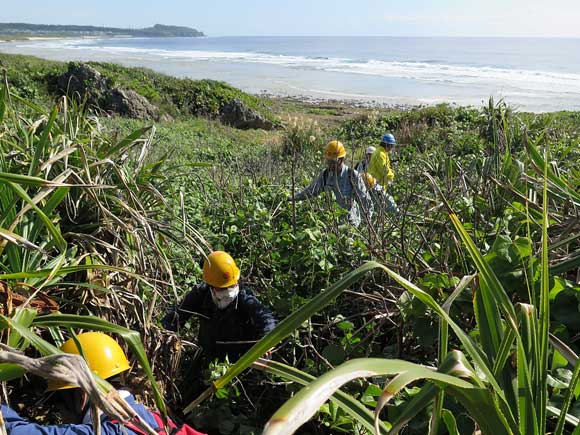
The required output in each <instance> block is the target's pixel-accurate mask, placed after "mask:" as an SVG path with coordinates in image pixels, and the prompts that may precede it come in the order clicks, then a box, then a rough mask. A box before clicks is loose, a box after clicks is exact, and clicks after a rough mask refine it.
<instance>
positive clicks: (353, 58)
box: [0, 36, 580, 112]
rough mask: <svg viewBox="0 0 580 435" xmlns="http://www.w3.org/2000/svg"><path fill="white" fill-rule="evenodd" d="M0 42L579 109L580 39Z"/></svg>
mask: <svg viewBox="0 0 580 435" xmlns="http://www.w3.org/2000/svg"><path fill="white" fill-rule="evenodd" d="M0 52H6V53H21V54H30V55H35V56H40V57H43V58H47V59H53V60H82V61H88V60H96V61H107V62H115V63H120V64H123V65H128V66H144V67H148V68H151V69H153V70H156V71H159V72H163V73H166V74H171V75H174V76H178V77H189V78H193V79H201V78H210V79H215V80H222V81H225V82H228V83H230V84H232V85H234V86H236V87H239V88H241V89H243V90H245V91H248V92H251V93H269V94H275V95H282V96H299V97H302V98H307V99H314V100H318V99H320V100H325V99H334V100H350V101H355V102H364V103H366V104H384V105H415V104H421V105H428V104H436V103H440V102H448V103H454V104H458V105H471V106H480V105H481V104H485V103H486V102H487V100H488V99H489V97H490V96H493V97H494V98H495V99H496V100H499V99H501V98H503V99H504V100H505V101H506V102H507V103H509V104H510V105H512V106H513V107H515V108H517V109H518V110H522V111H533V112H550V111H556V110H580V39H561V38H537V39H536V38H427V37H420V38H419V37H417V38H408V37H346V36H344V37H343V36H337V37H266V36H260V37H249V36H248V37H204V38H111V39H63V40H35V41H15V42H3V43H0Z"/></svg>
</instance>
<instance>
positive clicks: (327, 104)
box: [252, 90, 474, 111]
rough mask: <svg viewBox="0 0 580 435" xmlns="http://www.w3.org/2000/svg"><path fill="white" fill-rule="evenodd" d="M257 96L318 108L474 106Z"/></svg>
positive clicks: (275, 94)
mask: <svg viewBox="0 0 580 435" xmlns="http://www.w3.org/2000/svg"><path fill="white" fill-rule="evenodd" d="M252 95H255V96H256V97H258V98H263V99H266V100H278V101H282V102H287V103H296V104H304V105H308V106H313V107H319V108H341V107H342V108H354V109H367V110H400V111H409V110H413V109H421V108H425V107H431V106H436V105H438V104H448V105H449V106H451V107H466V108H474V106H470V105H465V106H462V105H459V104H456V103H454V102H449V101H448V102H439V103H433V104H413V103H387V102H384V101H378V100H376V99H373V98H372V97H369V98H368V99H364V98H325V97H318V96H315V95H307V94H286V93H284V92H271V91H266V90H264V91H261V92H258V93H253V94H252Z"/></svg>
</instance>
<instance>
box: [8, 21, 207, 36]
mask: <svg viewBox="0 0 580 435" xmlns="http://www.w3.org/2000/svg"><path fill="white" fill-rule="evenodd" d="M1 34H6V35H19V36H40V35H42V36H58V37H60V36H68V37H70V36H127V35H130V36H135V37H149V38H153V37H154V38H160V37H175V36H178V37H195V36H205V35H204V34H203V32H200V31H198V30H195V29H192V28H190V27H183V26H166V25H163V24H155V25H154V26H153V27H147V28H144V29H121V28H117V27H104V26H103V27H97V26H75V25H55V24H28V23H0V35H1Z"/></svg>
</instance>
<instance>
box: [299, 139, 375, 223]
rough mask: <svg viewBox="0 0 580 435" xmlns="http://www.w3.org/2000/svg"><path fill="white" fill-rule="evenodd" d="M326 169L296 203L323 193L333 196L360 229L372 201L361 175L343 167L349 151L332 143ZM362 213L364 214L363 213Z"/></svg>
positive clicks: (326, 153)
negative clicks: (363, 214) (362, 216)
mask: <svg viewBox="0 0 580 435" xmlns="http://www.w3.org/2000/svg"><path fill="white" fill-rule="evenodd" d="M324 157H325V160H326V168H325V169H324V170H322V172H320V174H319V175H318V177H316V178H315V179H314V181H313V182H312V183H311V184H310V186H308V187H307V188H306V189H304V190H303V191H302V192H300V193H298V194H297V195H296V196H295V199H296V200H297V201H302V200H305V199H309V198H312V197H314V196H318V195H320V194H321V193H322V192H327V193H328V194H334V199H335V200H336V202H337V203H338V205H339V206H340V207H342V208H344V209H346V210H348V212H349V213H348V220H349V222H350V223H351V224H353V225H355V226H358V225H359V224H360V222H361V213H363V212H364V213H367V212H368V211H369V210H370V206H371V199H370V197H369V194H368V192H367V191H366V188H365V185H364V182H363V180H362V178H361V176H360V174H359V173H358V172H357V171H355V170H354V169H351V168H349V167H348V166H346V164H345V163H344V159H345V157H346V149H345V148H344V145H343V144H342V143H341V142H339V141H337V140H333V141H330V142H329V143H328V144H327V145H326V149H325V150H324ZM361 209H362V212H361Z"/></svg>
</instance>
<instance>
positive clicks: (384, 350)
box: [0, 55, 580, 435]
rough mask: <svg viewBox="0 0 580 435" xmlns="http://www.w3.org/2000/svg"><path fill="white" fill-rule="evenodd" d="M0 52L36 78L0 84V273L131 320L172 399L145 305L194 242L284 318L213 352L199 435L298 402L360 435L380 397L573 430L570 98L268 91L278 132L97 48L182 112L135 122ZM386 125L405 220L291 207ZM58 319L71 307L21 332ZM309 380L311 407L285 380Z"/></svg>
mask: <svg viewBox="0 0 580 435" xmlns="http://www.w3.org/2000/svg"><path fill="white" fill-rule="evenodd" d="M2 59H3V61H4V62H7V61H9V62H12V65H14V64H16V63H17V64H18V65H22V66H23V67H22V68H28V71H35V70H36V71H38V75H39V78H38V79H35V78H34V77H35V76H34V75H31V76H30V79H29V80H28V81H27V80H25V79H24V78H25V77H27V76H26V74H25V73H24V72H21V71H17V72H15V71H14V70H13V69H10V70H9V72H8V74H9V83H10V81H11V80H14V82H15V83H16V84H15V85H14V86H12V87H11V88H10V89H11V98H8V88H7V87H3V88H2V89H3V92H4V94H3V98H2V100H1V101H2V102H3V104H2V105H1V106H0V109H1V110H0V120H1V121H2V127H1V128H2V131H1V134H0V146H1V147H2V160H0V165H1V166H0V168H1V170H0V176H1V177H3V178H2V181H3V183H4V184H2V185H1V186H0V200H2V201H3V202H2V212H1V214H0V229H1V232H0V237H2V239H3V240H4V244H5V245H6V247H5V248H4V250H3V251H2V252H1V253H0V268H1V269H0V270H1V272H0V280H2V281H0V286H4V287H7V288H9V289H11V291H23V290H27V291H29V292H31V293H32V294H35V293H36V292H37V291H40V290H41V291H42V292H44V293H46V294H47V295H48V296H49V297H51V298H53V299H55V300H56V301H58V303H59V305H60V307H61V311H62V312H66V313H70V314H75V315H80V316H88V315H93V316H99V317H102V318H104V319H107V320H108V321H110V322H112V323H116V324H121V325H123V326H124V327H126V328H128V329H132V330H139V331H142V332H143V337H144V340H143V341H144V349H145V351H146V352H147V355H148V356H149V358H150V360H151V361H152V366H154V367H155V375H156V378H157V379H158V381H159V383H160V386H161V388H163V389H164V390H165V392H166V397H168V399H169V402H170V406H171V407H172V408H173V409H177V410H181V409H183V408H185V407H186V406H187V405H189V404H187V403H180V402H179V401H178V399H176V398H175V396H174V395H173V392H174V391H175V388H176V387H177V386H178V384H179V374H178V373H177V372H174V371H173V369H172V368H174V367H175V357H176V355H175V352H173V351H172V349H175V348H174V347H172V346H174V345H176V341H175V340H176V339H175V337H174V336H173V335H172V334H169V333H165V332H163V331H160V330H159V329H158V328H157V326H156V322H158V321H159V320H160V317H161V316H162V313H163V312H164V310H165V308H166V307H167V306H168V305H170V304H172V303H174V301H175V299H176V298H178V297H181V296H183V295H184V294H185V292H186V291H187V290H188V287H189V286H190V285H191V284H192V283H194V282H197V281H199V279H200V263H199V260H200V259H201V258H202V256H201V252H207V251H208V250H209V249H210V248H211V249H224V250H226V251H229V252H230V253H231V254H232V255H233V256H234V257H235V258H236V259H237V261H238V262H239V265H240V267H241V269H242V277H243V279H244V280H245V281H246V282H247V283H249V284H250V285H251V286H252V287H254V288H255V290H256V292H257V294H258V296H259V298H260V299H261V300H262V301H263V302H264V303H266V304H268V305H269V306H271V307H272V308H273V309H274V310H275V312H276V313H277V316H278V318H279V319H280V320H283V321H282V322H281V323H280V325H279V326H278V328H277V329H276V330H274V331H273V332H272V333H271V334H270V335H268V336H267V337H266V338H264V339H263V340H262V341H261V342H259V343H257V344H256V345H255V346H254V348H253V349H252V350H250V351H249V352H248V353H247V354H246V355H245V356H244V357H242V359H240V360H239V361H238V362H237V363H236V364H234V365H230V364H227V363H222V364H212V365H211V367H210V368H209V370H208V371H209V376H210V378H211V380H212V381H213V382H209V381H208V390H207V391H206V394H205V395H204V396H203V397H202V398H205V400H199V401H198V402H197V403H195V404H193V405H191V406H189V407H188V410H187V411H188V412H187V413H186V417H187V419H188V420H189V421H192V422H193V424H194V425H195V426H196V427H198V428H199V429H200V430H205V431H209V432H210V433H222V434H230V433H260V432H261V431H262V429H263V427H264V425H265V424H266V422H267V421H268V420H269V419H270V417H272V416H273V415H274V416H275V417H281V418H282V419H287V420H288V421H293V422H294V423H295V424H296V425H299V424H301V423H302V421H301V420H299V419H298V418H294V417H292V416H293V415H294V414H293V413H294V412H297V411H304V413H303V414H302V415H303V416H306V417H305V419H308V418H310V416H312V417H313V418H312V419H311V420H310V422H308V423H306V425H305V426H303V427H302V428H301V429H300V430H301V431H302V432H301V433H361V434H363V433H372V431H373V430H374V429H373V428H374V425H375V422H374V416H373V412H374V410H375V409H377V414H376V416H377V417H378V419H379V420H378V421H377V424H378V426H379V428H378V429H379V431H380V433H387V432H388V431H389V430H392V429H396V430H399V431H400V432H401V433H406V434H425V433H432V434H445V433H450V434H454V433H461V434H464V433H465V434H468V433H479V432H478V431H480V432H481V433H484V434H493V435H496V434H500V433H502V434H503V433H513V434H543V433H557V434H562V433H567V434H572V433H574V434H576V433H578V429H575V427H576V426H577V425H578V419H579V418H580V401H579V400H578V396H579V395H580V387H578V382H577V381H578V377H579V371H580V369H579V367H580V365H579V364H578V362H577V361H578V357H577V355H578V352H579V351H580V348H579V347H578V341H577V337H578V336H579V334H580V323H579V322H578V319H579V318H580V316H579V313H578V311H579V308H578V307H579V301H580V284H579V282H578V279H579V278H578V273H579V267H580V219H579V217H578V216H579V214H578V210H579V207H580V197H579V194H578V192H579V190H580V146H579V145H580V130H578V125H579V121H580V114H579V113H574V112H563V113H554V114H541V115H533V114H525V113H517V112H514V111H513V110H511V109H510V108H509V107H507V106H506V105H505V104H503V103H502V102H499V103H494V102H493V101H490V103H489V105H488V106H485V107H483V108H481V109H477V108H454V107H450V106H447V105H439V106H435V107H428V108H417V109H412V110H408V111H401V110H392V111H389V110H380V111H373V110H357V111H355V110H352V111H351V110H350V109H347V108H345V107H342V106H337V107H336V108H332V107H323V108H320V110H317V108H316V107H312V106H311V105H301V104H300V103H298V102H285V101H272V102H269V103H268V105H269V106H270V107H273V110H274V111H275V112H274V113H273V114H272V116H276V115H278V116H279V117H280V119H282V120H284V127H285V128H284V130H283V131H281V130H277V131H270V132H266V131H259V130H249V131H240V130H236V129H232V128H230V127H226V126H223V125H221V124H220V123H219V122H217V121H215V120H212V119H211V116H209V117H206V118H193V117H189V116H185V115H186V114H187V113H198V112H196V111H186V110H184V109H183V107H184V104H185V103H183V102H181V103H175V102H173V101H172V100H171V99H164V98H165V97H164V92H162V91H161V90H162V89H164V88H163V86H167V88H165V89H167V92H169V93H171V92H175V95H176V98H177V97H178V96H179V97H180V98H181V96H180V95H178V92H177V89H182V88H179V86H185V84H183V83H185V82H184V81H180V80H178V79H172V78H169V77H165V76H160V75H156V74H155V73H151V72H148V71H146V70H142V69H128V68H122V67H118V66H113V65H107V64H95V66H96V67H97V69H99V70H100V71H101V72H102V73H103V74H105V75H106V76H107V77H108V78H109V79H110V80H113V81H115V83H122V84H123V85H124V86H128V87H133V88H134V89H139V90H138V92H140V93H142V95H146V96H147V97H148V98H149V99H151V100H152V101H164V102H165V103H166V104H167V107H168V108H172V109H171V110H175V111H176V112H175V113H178V114H179V117H178V118H177V120H175V121H170V122H160V123H157V124H156V125H155V128H150V126H151V122H147V121H141V120H129V119H123V118H107V119H105V118H95V117H94V116H92V115H90V114H88V112H87V111H86V110H85V108H84V107H82V106H77V105H76V104H74V103H71V102H69V101H67V100H62V101H59V102H58V107H59V109H60V110H58V111H57V110H53V109H52V107H53V105H52V103H51V101H53V99H54V97H53V96H52V94H51V92H52V91H51V89H50V86H48V85H46V84H47V83H50V80H46V77H47V76H48V75H50V74H57V73H58V71H59V68H60V70H64V68H65V67H64V66H63V64H59V63H46V64H43V63H42V62H40V61H35V60H33V59H30V58H22V57H4V55H2ZM43 69H44V72H43ZM22 71H23V70H22ZM43 74H44V75H43ZM148 74H150V75H148ZM140 77H141V78H143V79H140ZM188 83H189V82H188ZM201 83H205V82H200V88H196V91H195V92H194V91H192V90H191V89H190V87H187V90H190V91H191V94H189V97H187V98H190V99H191V100H193V101H197V100H196V98H197V97H196V95H197V92H199V93H201V94H202V96H203V98H207V99H208V100H207V101H209V102H204V103H203V107H212V104H213V103H212V102H217V101H219V99H220V98H222V95H223V94H228V93H229V92H234V93H235V92H239V91H236V90H234V89H233V88H229V87H226V88H223V89H222V88H219V87H218V88H211V86H210V87H209V88H207V89H206V90H205V91H204V92H205V93H204V92H201V91H199V89H203V86H202V85H201ZM45 85H46V88H44V87H43V86H45ZM147 85H149V86H150V88H147ZM26 86H29V87H30V89H34V90H35V91H33V92H28V93H27V92H25V91H24V89H26ZM216 89H217V90H216ZM182 90H186V89H185V88H183V89H182ZM214 91H215V92H216V94H214V93H213V92H214ZM156 92H157V93H158V96H156V94H155V93H156ZM24 95H28V97H29V98H30V99H33V100H35V101H36V103H38V106H39V107H37V106H36V105H35V104H34V103H33V102H31V101H29V100H24V99H23V98H22V96H24ZM228 95H229V94H228ZM156 98H159V100H155V99H156ZM184 98H185V97H184ZM200 98H202V97H200ZM228 98H229V97H228ZM251 98H254V99H255V100H254V102H255V103H256V104H257V105H262V104H265V103H263V102H262V101H260V100H259V99H257V98H256V97H251ZM204 101H206V100H204ZM262 107H264V106H262ZM167 110H168V112H169V111H170V110H169V109H167ZM288 112H290V113H288ZM354 112H356V113H354ZM202 113H206V114H210V115H211V110H210V111H209V112H203V111H202ZM387 131H390V132H393V133H394V134H395V136H396V137H397V139H398V141H399V143H400V144H401V145H400V147H399V149H398V150H397V153H396V154H395V156H393V159H392V163H393V167H394V170H395V172H396V178H395V184H394V186H393V188H392V190H391V192H390V193H392V194H393V196H394V197H395V199H396V201H397V203H398V205H399V207H400V210H401V213H400V215H398V216H386V217H385V218H384V219H383V220H379V221H373V222H371V223H370V224H369V223H367V224H366V225H361V227H360V228H352V227H348V226H345V225H344V224H342V220H341V217H342V215H343V214H344V211H343V210H341V209H338V208H337V207H336V206H335V205H334V204H333V203H332V202H331V201H327V200H326V198H324V196H322V197H320V198H317V199H315V200H312V201H310V202H305V203H296V204H294V203H293V202H292V190H293V188H294V189H295V190H299V189H301V188H302V187H303V186H305V185H306V184H307V183H308V182H309V181H310V180H311V179H312V177H313V176H314V175H315V174H317V173H318V171H319V170H320V167H321V159H322V150H323V147H324V144H325V143H326V142H327V141H328V140H330V139H334V138H338V139H340V140H342V141H344V142H345V144H346V147H347V151H348V155H347V160H348V164H351V163H354V162H356V161H357V160H358V158H360V157H362V154H363V152H364V148H365V147H366V146H367V145H370V144H376V143H377V141H378V138H380V137H381V135H382V134H383V133H385V132H387ZM28 176H30V177H33V178H29V177H28ZM18 186H20V188H19V187H18ZM23 192H24V193H23ZM22 283H24V284H22ZM87 298H88V299H87ZM103 300H105V301H106V303H101V302H102V301H103ZM22 313H24V311H23V310H22V308H21V309H15V310H13V311H11V312H8V313H5V314H4V316H5V317H4V318H3V319H5V320H4V321H5V322H8V321H10V322H21V323H22V321H21V320H20V317H25V316H24V314H22ZM51 316H54V317H56V318H57V320H59V321H63V322H64V321H65V320H69V321H70V318H63V317H61V318H60V319H59V318H58V317H59V316H58V315H54V314H53V315H48V316H39V317H36V318H35V319H34V321H33V323H30V322H29V323H28V324H26V323H23V328H28V330H30V331H35V332H37V331H39V328H41V327H47V326H50V325H48V324H46V323H43V322H44V321H43V320H42V319H43V318H50V317H51ZM54 317H53V318H54ZM39 319H41V320H39ZM91 319H92V318H91ZM79 321H80V320H79ZM69 326H71V327H78V326H79V323H74V322H73V323H69ZM190 327H191V330H189V331H186V332H185V333H184V337H187V338H189V336H188V333H190V334H191V336H193V333H194V329H195V327H196V325H195V324H193V325H191V326H190ZM548 332H549V333H550V334H551V335H550V336H549V335H548ZM4 342H5V343H14V342H9V341H4ZM160 345H161V347H162V349H161V350H160V349H159V348H158V346H160ZM184 345H185V346H186V347H185V350H186V351H187V349H189V348H188V347H187V345H186V344H184ZM271 347H274V352H273V361H268V360H261V359H258V358H259V357H260V356H261V355H262V354H263V353H264V351H266V350H268V349H270V348H271ZM140 359H141V358H140ZM142 361H143V360H142ZM143 364H145V366H144V368H146V363H144V362H142V366H143ZM250 365H253V367H254V368H256V369H259V372H258V373H256V371H255V370H250V371H248V370H246V368H248V367H249V366H250ZM262 372H266V373H268V374H263V373H262ZM0 373H2V372H1V371H0ZM337 375H340V379H341V381H340V382H338V381H337V380H336V379H337ZM7 378H8V377H4V378H3V379H7ZM329 380H332V381H333V382H332V383H329V382H328V381H329ZM290 381H291V382H290ZM347 381H349V382H347ZM310 382H312V387H311V389H314V391H316V395H317V397H318V399H319V400H318V401H316V402H311V401H310V400H305V399H306V397H307V393H305V392H298V391H299V390H300V385H304V384H307V383H310ZM23 385H24V386H23V387H22V388H23V389H24V390H26V388H27V385H28V384H27V383H24V384H23ZM339 386H340V388H341V390H342V391H340V390H338V387H339ZM291 396H294V399H292V401H288V402H287V404H286V405H284V403H285V402H286V401H287V400H288V399H290V397H291ZM326 398H330V399H331V401H329V402H326V403H324V402H325V401H326ZM301 399H304V400H301ZM144 400H149V401H151V400H152V398H151V396H148V395H146V394H144ZM296 402H299V403H296ZM307 404H310V405H309V406H306V405H307ZM282 406H284V407H282ZM279 408H280V411H278V412H277V409H279ZM381 409H382V411H381ZM278 421H280V422H282V421H284V420H278ZM268 428H269V429H268V430H272V432H271V433H275V432H273V430H274V429H275V425H269V426H268ZM391 433H393V432H391Z"/></svg>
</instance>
